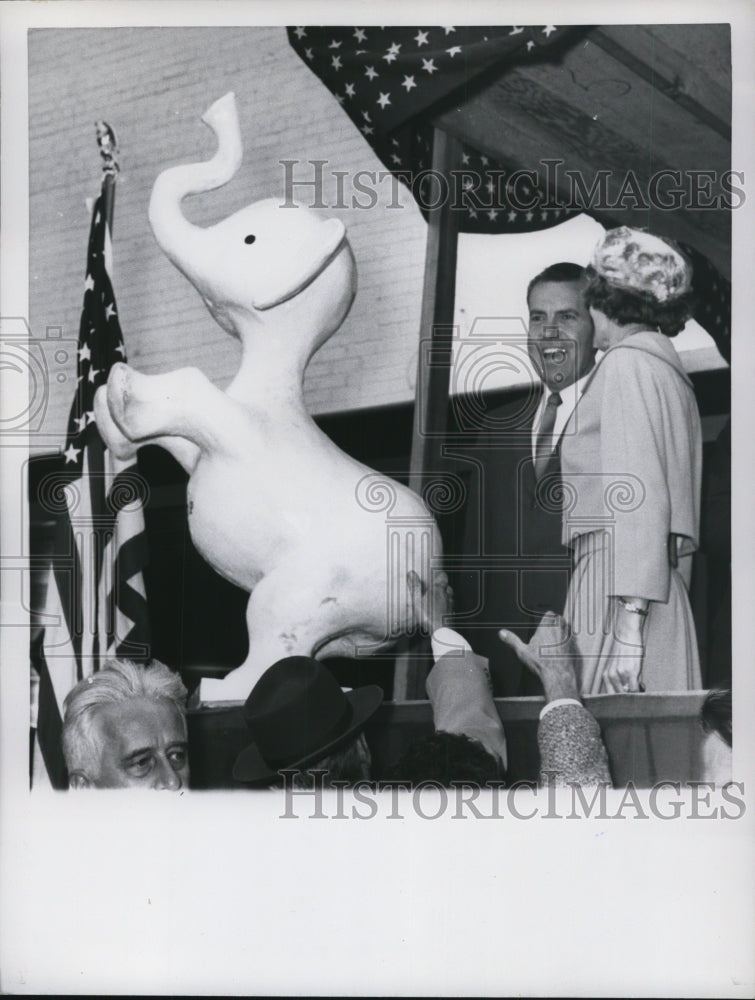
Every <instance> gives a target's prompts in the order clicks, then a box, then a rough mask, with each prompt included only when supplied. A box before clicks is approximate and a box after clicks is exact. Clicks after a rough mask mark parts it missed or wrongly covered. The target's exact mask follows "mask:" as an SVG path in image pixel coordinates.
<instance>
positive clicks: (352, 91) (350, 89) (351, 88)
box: [346, 83, 356, 97]
mask: <svg viewBox="0 0 755 1000" xmlns="http://www.w3.org/2000/svg"><path fill="white" fill-rule="evenodd" d="M355 93H356V90H355V89H354V84H353V83H347V84H346V96H347V97H353V96H354V94H355Z"/></svg>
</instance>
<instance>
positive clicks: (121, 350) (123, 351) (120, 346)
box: [116, 344, 126, 358]
mask: <svg viewBox="0 0 755 1000" xmlns="http://www.w3.org/2000/svg"><path fill="white" fill-rule="evenodd" d="M116 351H117V352H118V353H119V354H120V356H121V357H122V358H125V357H126V348H125V347H124V346H123V344H118V346H117V347H116Z"/></svg>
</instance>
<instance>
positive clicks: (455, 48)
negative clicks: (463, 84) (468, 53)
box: [446, 45, 461, 59]
mask: <svg viewBox="0 0 755 1000" xmlns="http://www.w3.org/2000/svg"><path fill="white" fill-rule="evenodd" d="M446 52H447V53H448V54H449V55H450V56H451V58H452V59H453V57H454V56H458V54H459V53H460V52H461V45H453V46H451V48H450V49H446Z"/></svg>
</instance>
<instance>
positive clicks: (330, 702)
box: [233, 656, 383, 781]
mask: <svg viewBox="0 0 755 1000" xmlns="http://www.w3.org/2000/svg"><path fill="white" fill-rule="evenodd" d="M382 700H383V691H382V688H379V687H378V686H377V685H374V684H372V685H369V686H366V687H360V688H355V689H354V690H353V691H348V692H345V691H342V690H341V687H340V686H339V684H338V681H337V680H336V679H335V677H334V676H333V675H332V674H331V672H330V671H329V670H328V669H327V668H326V667H324V666H323V665H322V664H321V663H319V662H318V661H317V660H314V659H311V658H310V657H308V656H287V657H286V658H285V659H283V660H278V662H277V663H274V664H273V665H272V667H270V668H269V669H268V670H266V671H265V673H264V674H263V675H262V677H260V679H259V680H258V681H257V683H256V684H255V686H254V687H253V688H252V692H251V694H250V695H249V697H248V698H247V700H246V702H245V703H244V708H243V714H244V721H245V722H246V725H247V728H248V729H249V731H250V733H251V735H252V737H253V738H254V742H253V743H252V744H250V745H249V746H248V747H246V749H245V750H242V751H241V753H240V754H239V756H238V757H237V758H236V763H235V764H234V765H233V777H234V778H235V779H236V780H237V781H265V780H268V781H269V780H274V779H275V778H277V777H278V771H280V770H282V769H283V768H299V767H302V766H303V765H304V764H309V763H312V762H313V761H316V760H319V759H320V758H321V757H324V756H326V754H328V753H330V752H331V751H333V750H335V749H337V748H338V747H339V746H341V745H342V744H344V743H348V741H349V740H350V739H352V738H353V737H355V736H356V735H357V734H358V733H359V731H360V730H361V729H362V728H363V727H364V726H365V724H366V723H367V721H368V720H369V719H370V718H371V716H372V715H374V714H375V712H376V711H377V710H378V708H379V707H380V703H381V702H382Z"/></svg>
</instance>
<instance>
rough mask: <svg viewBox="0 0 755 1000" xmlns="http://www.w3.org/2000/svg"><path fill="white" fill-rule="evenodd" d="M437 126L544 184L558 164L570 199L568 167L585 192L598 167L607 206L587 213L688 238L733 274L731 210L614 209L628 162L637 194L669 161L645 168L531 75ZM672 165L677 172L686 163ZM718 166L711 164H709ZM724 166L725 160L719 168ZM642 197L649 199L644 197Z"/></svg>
mask: <svg viewBox="0 0 755 1000" xmlns="http://www.w3.org/2000/svg"><path fill="white" fill-rule="evenodd" d="M434 124H435V125H436V127H440V128H442V129H444V130H446V131H448V132H451V133H452V134H453V135H455V136H456V137H457V138H458V139H459V140H460V141H461V142H465V143H468V144H469V145H470V146H473V147H475V148H476V149H479V150H481V151H482V152H484V153H487V154H488V155H490V156H492V157H495V158H496V159H498V160H501V161H502V162H504V163H509V164H512V165H513V166H514V167H517V168H521V169H525V170H531V171H533V172H534V173H536V174H537V175H538V176H539V177H540V178H541V180H542V181H543V182H544V181H545V179H546V176H547V174H546V167H545V161H546V160H558V161H560V162H561V163H562V166H560V167H559V170H558V176H557V185H556V189H557V193H558V195H559V196H560V197H561V198H562V199H566V200H567V201H569V200H570V199H571V197H572V195H573V191H572V190H571V184H570V182H569V178H568V176H567V175H566V171H567V170H569V171H573V172H575V173H576V174H578V175H579V177H580V179H581V181H582V183H583V184H584V185H585V188H586V191H587V192H589V191H590V189H591V187H592V185H593V183H594V182H595V180H596V178H597V176H598V171H599V170H603V171H607V176H606V177H605V184H606V188H607V197H606V203H607V205H608V206H611V207H610V208H609V209H608V210H604V211H602V212H601V211H600V210H599V206H597V205H593V207H592V208H591V209H589V210H590V211H591V213H592V214H594V215H597V216H599V217H600V216H601V215H602V217H603V218H604V219H606V220H608V219H610V220H611V221H612V222H613V223H614V224H615V225H628V226H634V227H647V228H649V229H650V231H651V232H656V233H658V234H659V235H666V236H670V237H671V238H672V239H676V240H678V241H681V242H686V243H690V244H691V245H692V246H694V247H696V248H697V249H698V250H700V251H701V252H702V253H703V254H705V255H706V256H707V257H708V258H709V259H710V260H711V261H712V262H713V263H714V264H715V266H716V267H717V268H718V269H719V271H720V272H721V273H722V274H723V275H725V276H726V277H728V276H729V275H730V273H731V243H730V225H731V219H730V213H729V212H727V211H710V210H708V211H703V210H700V211H692V210H690V209H686V210H685V209H682V208H679V209H676V210H674V211H664V210H662V209H660V208H653V207H651V208H650V209H649V210H648V209H644V208H634V207H628V208H623V207H621V206H620V205H619V206H618V207H613V206H614V205H615V204H616V202H617V201H618V197H619V195H620V194H621V185H622V184H623V183H624V180H625V178H626V175H627V171H628V169H629V168H630V167H631V168H632V169H633V173H634V175H635V177H636V178H637V182H638V184H639V187H640V191H647V184H648V182H649V178H650V176H651V173H652V172H656V171H658V170H659V169H661V168H662V167H663V166H666V164H664V163H662V162H660V161H659V158H658V157H657V156H656V157H655V159H654V162H653V164H652V171H650V170H649V169H648V164H647V156H646V155H644V154H643V153H642V151H641V150H638V149H637V148H636V146H635V145H634V144H633V143H631V142H629V141H628V140H627V139H626V137H625V136H623V135H622V134H620V133H619V132H618V131H615V130H613V129H609V128H607V127H605V126H603V125H602V124H600V123H599V122H595V121H593V120H592V119H591V117H590V116H589V115H587V114H585V113H584V112H582V111H581V110H579V109H578V108H576V107H573V106H571V105H569V104H568V103H567V102H565V101H560V100H559V99H558V98H557V97H555V96H554V95H553V94H550V93H548V92H547V91H545V90H544V89H543V88H541V87H539V86H538V85H537V84H535V83H534V82H533V81H532V80H527V79H524V78H523V77H520V76H517V75H516V74H514V73H511V74H506V75H504V76H503V77H502V78H501V79H499V80H498V81H496V83H494V84H493V85H491V86H490V87H488V88H486V89H485V90H484V91H481V92H480V93H478V94H477V95H475V96H474V97H473V98H471V99H470V100H469V101H467V102H466V103H465V104H464V105H463V106H461V107H459V108H454V109H453V110H451V111H448V112H446V113H444V114H442V115H439V116H438V117H437V118H436V119H435V122H434ZM675 166H676V167H677V168H678V169H682V167H683V166H684V165H683V164H676V165H675ZM718 166H719V164H712V165H711V169H717V168H718ZM728 166H729V163H728V162H727V163H726V164H725V165H724V166H723V167H722V169H726V168H728ZM632 200H633V199H632V196H631V194H630V195H629V196H628V197H627V202H628V203H629V204H630V206H631V204H632ZM645 200H646V201H648V199H647V197H646V198H645ZM627 202H625V203H627ZM591 203H592V202H591Z"/></svg>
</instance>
